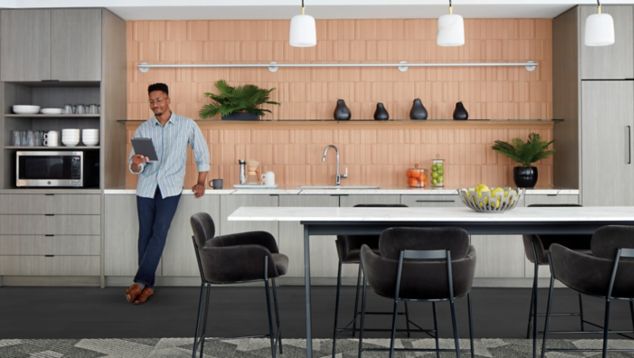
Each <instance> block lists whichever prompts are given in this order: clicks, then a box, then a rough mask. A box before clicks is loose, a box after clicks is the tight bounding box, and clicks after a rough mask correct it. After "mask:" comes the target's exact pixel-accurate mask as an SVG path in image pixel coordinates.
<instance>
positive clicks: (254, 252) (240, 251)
mask: <svg viewBox="0 0 634 358" xmlns="http://www.w3.org/2000/svg"><path fill="white" fill-rule="evenodd" d="M190 221H191V225H192V229H193V231H194V235H193V236H192V240H193V242H194V249H195V252H196V260H197V261H198V269H199V271H200V279H201V281H202V282H201V285H200V295H199V297H198V310H197V315H196V330H195V332H194V346H193V348H192V357H195V356H196V351H197V350H198V349H200V357H202V356H203V351H204V345H205V337H206V329H207V316H208V312H209V295H210V292H211V285H212V284H214V285H216V284H217V285H222V284H231V283H238V282H249V281H259V280H263V281H264V291H265V294H266V313H267V316H268V325H269V334H268V335H267V336H268V337H270V339H271V356H272V357H275V356H276V354H277V350H276V347H279V352H280V354H281V353H282V332H281V330H280V318H279V317H280V316H279V310H278V304H277V288H276V284H275V278H277V277H280V276H283V275H284V274H286V272H287V269H288V257H286V255H283V254H280V253H279V250H278V248H277V244H276V242H275V238H273V236H272V235H271V234H269V233H268V232H265V231H250V232H243V233H237V234H229V235H222V236H214V234H215V226H214V221H213V219H212V218H211V216H209V214H207V213H203V212H201V213H196V214H194V215H192V217H191V220H190ZM269 280H270V281H271V287H272V291H273V306H274V309H275V329H274V328H273V317H272V315H271V299H270V290H269ZM203 296H204V297H203Z"/></svg>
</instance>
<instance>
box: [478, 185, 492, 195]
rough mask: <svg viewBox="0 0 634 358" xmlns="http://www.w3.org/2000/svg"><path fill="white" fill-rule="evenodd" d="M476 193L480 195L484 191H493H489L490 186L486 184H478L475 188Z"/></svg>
mask: <svg viewBox="0 0 634 358" xmlns="http://www.w3.org/2000/svg"><path fill="white" fill-rule="evenodd" d="M475 190H476V192H478V193H480V192H483V191H491V189H489V187H488V186H486V184H478V185H476V187H475Z"/></svg>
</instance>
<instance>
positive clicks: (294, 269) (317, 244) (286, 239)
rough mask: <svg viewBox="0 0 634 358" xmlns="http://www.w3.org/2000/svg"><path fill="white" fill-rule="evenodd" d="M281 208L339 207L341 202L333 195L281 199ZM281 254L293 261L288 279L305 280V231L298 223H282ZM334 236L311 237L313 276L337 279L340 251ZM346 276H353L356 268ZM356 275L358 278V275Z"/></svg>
mask: <svg viewBox="0 0 634 358" xmlns="http://www.w3.org/2000/svg"><path fill="white" fill-rule="evenodd" d="M279 203H280V204H279V206H280V207H289V206H318V207H337V206H339V198H338V197H337V196H330V195H303V194H302V195H280V202H279ZM279 230H280V231H279V248H280V252H281V253H283V254H285V255H287V256H288V257H289V260H290V261H289V263H288V273H287V276H288V277H304V227H303V226H302V225H301V224H300V223H298V222H280V223H279ZM335 239H336V237H335V236H334V235H330V236H311V239H310V273H311V276H312V277H337V261H338V259H337V248H336V247H335ZM346 266H349V265H344V269H345V273H346V274H352V268H348V269H346ZM354 272H355V275H356V271H354Z"/></svg>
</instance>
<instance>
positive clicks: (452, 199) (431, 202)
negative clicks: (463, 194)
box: [401, 194, 462, 207]
mask: <svg viewBox="0 0 634 358" xmlns="http://www.w3.org/2000/svg"><path fill="white" fill-rule="evenodd" d="M401 203H403V204H405V205H407V206H410V207H443V206H462V202H461V201H460V198H459V197H458V194H422V195H416V194H414V195H402V196H401Z"/></svg>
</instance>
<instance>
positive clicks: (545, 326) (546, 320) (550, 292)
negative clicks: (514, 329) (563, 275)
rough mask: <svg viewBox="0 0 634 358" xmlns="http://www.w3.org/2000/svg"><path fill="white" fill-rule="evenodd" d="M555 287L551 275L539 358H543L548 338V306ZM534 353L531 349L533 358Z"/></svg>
mask: <svg viewBox="0 0 634 358" xmlns="http://www.w3.org/2000/svg"><path fill="white" fill-rule="evenodd" d="M554 285H555V278H554V277H553V275H552V272H551V275H550V285H549V286H548V301H547V302H546V317H545V319H544V335H543V337H542V354H541V358H544V355H545V354H546V339H547V338H548V320H549V318H550V306H551V304H552V301H553V293H554V290H553V286H554ZM535 355H536V352H535V348H534V347H533V358H534V357H535Z"/></svg>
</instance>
